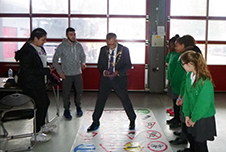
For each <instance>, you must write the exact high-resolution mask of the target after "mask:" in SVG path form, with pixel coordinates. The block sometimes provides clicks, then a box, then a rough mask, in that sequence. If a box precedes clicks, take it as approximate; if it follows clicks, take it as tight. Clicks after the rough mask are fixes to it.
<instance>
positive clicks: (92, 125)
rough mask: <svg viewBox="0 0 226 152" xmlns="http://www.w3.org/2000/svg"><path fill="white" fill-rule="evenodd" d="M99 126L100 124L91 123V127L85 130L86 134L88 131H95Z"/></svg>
mask: <svg viewBox="0 0 226 152" xmlns="http://www.w3.org/2000/svg"><path fill="white" fill-rule="evenodd" d="M99 126H100V123H94V122H93V123H92V124H91V126H89V128H88V129H87V132H90V131H95V130H97V129H98V128H99Z"/></svg>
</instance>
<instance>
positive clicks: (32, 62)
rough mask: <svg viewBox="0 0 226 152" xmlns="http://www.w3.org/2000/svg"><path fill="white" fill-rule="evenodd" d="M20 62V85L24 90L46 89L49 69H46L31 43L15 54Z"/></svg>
mask: <svg viewBox="0 0 226 152" xmlns="http://www.w3.org/2000/svg"><path fill="white" fill-rule="evenodd" d="M15 59H16V61H19V65H20V71H19V74H18V84H19V86H20V87H21V88H22V89H33V90H39V89H46V87H45V75H47V74H49V73H50V70H49V68H44V67H43V64H42V61H41V58H40V57H39V54H38V52H37V51H36V50H35V48H34V47H33V46H31V45H30V44H29V43H25V44H24V46H23V47H22V48H21V49H20V50H18V51H17V52H16V53H15Z"/></svg>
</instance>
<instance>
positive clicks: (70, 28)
mask: <svg viewBox="0 0 226 152" xmlns="http://www.w3.org/2000/svg"><path fill="white" fill-rule="evenodd" d="M74 31H75V29H74V28H72V27H68V28H67V29H66V35H67V34H68V32H74Z"/></svg>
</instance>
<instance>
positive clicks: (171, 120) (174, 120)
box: [166, 118, 177, 125]
mask: <svg viewBox="0 0 226 152" xmlns="http://www.w3.org/2000/svg"><path fill="white" fill-rule="evenodd" d="M166 123H167V124H168V125H172V124H174V123H177V120H176V119H175V118H172V119H170V120H166Z"/></svg>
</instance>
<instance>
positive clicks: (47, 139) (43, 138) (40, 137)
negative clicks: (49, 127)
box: [31, 133, 52, 142]
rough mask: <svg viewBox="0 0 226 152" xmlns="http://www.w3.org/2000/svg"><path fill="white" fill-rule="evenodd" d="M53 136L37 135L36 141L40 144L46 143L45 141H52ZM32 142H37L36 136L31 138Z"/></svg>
mask: <svg viewBox="0 0 226 152" xmlns="http://www.w3.org/2000/svg"><path fill="white" fill-rule="evenodd" d="M51 137H52V136H51V135H46V134H44V133H36V141H38V142H45V141H49V140H50V139H51ZM31 141H32V142H34V141H35V136H34V134H33V135H32V136H31Z"/></svg>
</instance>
